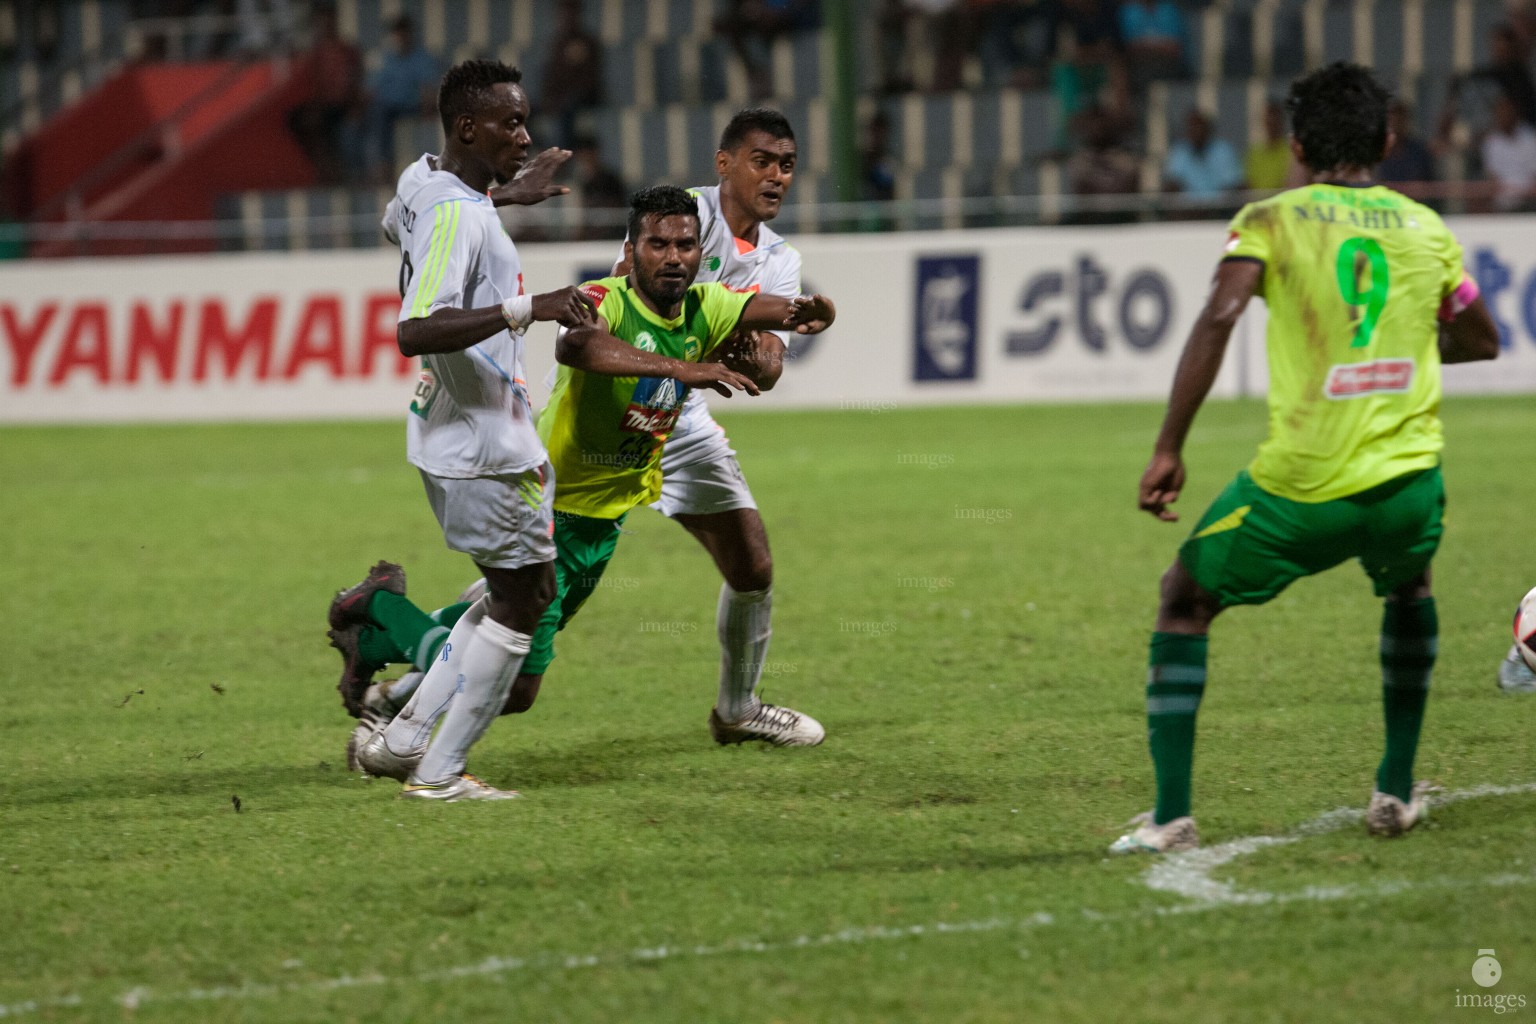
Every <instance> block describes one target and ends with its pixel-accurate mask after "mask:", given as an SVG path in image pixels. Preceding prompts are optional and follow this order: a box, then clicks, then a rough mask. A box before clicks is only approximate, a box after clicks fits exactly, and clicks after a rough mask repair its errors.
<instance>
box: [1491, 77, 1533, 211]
mask: <svg viewBox="0 0 1536 1024" xmlns="http://www.w3.org/2000/svg"><path fill="white" fill-rule="evenodd" d="M1482 150H1483V173H1484V174H1486V175H1487V176H1488V180H1489V181H1490V182H1492V183H1493V185H1494V197H1493V206H1494V209H1496V210H1498V211H1500V212H1501V213H1509V212H1512V211H1517V210H1518V211H1522V212H1523V211H1529V210H1532V209H1533V208H1536V128H1532V127H1531V126H1530V125H1529V124H1527V123H1526V122H1525V121H1523V120H1521V118H1520V112H1519V111H1518V110H1517V109H1516V107H1515V102H1514V100H1512V99H1511V98H1510V97H1509V96H1508V95H1503V96H1500V97H1499V98H1498V99H1497V100H1496V101H1495V102H1494V105H1493V130H1492V131H1490V132H1489V133H1488V134H1487V135H1485V136H1483V147H1482Z"/></svg>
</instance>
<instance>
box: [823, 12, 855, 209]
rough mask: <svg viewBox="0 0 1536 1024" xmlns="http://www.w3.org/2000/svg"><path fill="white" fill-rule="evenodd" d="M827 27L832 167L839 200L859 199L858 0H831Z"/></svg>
mask: <svg viewBox="0 0 1536 1024" xmlns="http://www.w3.org/2000/svg"><path fill="white" fill-rule="evenodd" d="M824 10H825V12H826V16H827V28H828V29H829V30H830V31H831V33H832V62H833V68H834V73H833V75H832V92H831V95H829V96H828V97H827V99H828V113H829V114H830V115H831V116H830V117H829V118H828V121H829V125H828V128H829V135H830V136H831V137H830V139H829V140H828V141H829V142H830V143H831V146H832V153H831V157H832V160H831V166H832V173H833V178H832V180H833V181H834V182H835V183H836V185H837V198H838V201H839V202H845V203H848V202H854V201H856V200H857V199H858V198H859V124H858V103H857V100H858V60H859V56H858V47H857V40H855V38H854V0H827V3H826V6H825V8H824ZM828 226H829V227H831V228H832V229H833V230H837V231H848V230H852V228H853V225H852V223H838V224H835V225H828Z"/></svg>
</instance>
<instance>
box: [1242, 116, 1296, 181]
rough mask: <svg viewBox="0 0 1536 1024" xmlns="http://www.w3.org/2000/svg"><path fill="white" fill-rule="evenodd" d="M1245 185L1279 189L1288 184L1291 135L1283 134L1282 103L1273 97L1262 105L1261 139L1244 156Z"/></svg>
mask: <svg viewBox="0 0 1536 1024" xmlns="http://www.w3.org/2000/svg"><path fill="white" fill-rule="evenodd" d="M1243 168H1244V170H1246V171H1247V178H1248V187H1249V188H1252V189H1262V190H1263V191H1266V192H1278V191H1279V190H1280V189H1283V188H1285V187H1286V186H1287V185H1288V184H1289V183H1290V176H1291V138H1290V136H1289V135H1287V134H1286V133H1285V106H1284V105H1283V104H1281V103H1279V102H1278V101H1276V100H1270V101H1269V102H1268V103H1266V104H1265V105H1264V141H1263V142H1261V143H1259V144H1258V145H1257V146H1253V147H1251V148H1250V149H1249V150H1248V155H1247V156H1246V157H1245V158H1244V159H1243Z"/></svg>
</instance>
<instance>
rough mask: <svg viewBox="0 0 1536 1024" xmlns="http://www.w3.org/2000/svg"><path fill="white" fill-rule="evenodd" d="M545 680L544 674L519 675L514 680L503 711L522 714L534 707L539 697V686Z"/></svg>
mask: <svg viewBox="0 0 1536 1024" xmlns="http://www.w3.org/2000/svg"><path fill="white" fill-rule="evenodd" d="M543 682H544V676H543V675H536V676H531V675H520V676H518V677H517V678H516V679H514V680H513V681H512V690H511V692H509V693H508V694H507V702H506V703H505V704H504V705H502V708H501V713H502V714H504V715H520V714H522V713H523V712H524V711H527V710H528V709H529V708H531V707H533V702H534V701H536V700H538V699H539V686H540V684H542V683H543Z"/></svg>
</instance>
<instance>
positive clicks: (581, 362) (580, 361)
mask: <svg viewBox="0 0 1536 1024" xmlns="http://www.w3.org/2000/svg"><path fill="white" fill-rule="evenodd" d="M555 361H556V362H558V363H560V364H561V365H563V366H571V367H574V368H576V369H578V370H585V371H586V372H588V373H600V374H603V375H604V376H607V377H671V378H673V379H674V380H676V381H678V382H680V383H682V384H686V385H688V386H689V387H694V388H710V389H711V390H713V391H718V392H719V393H720V394H722V395H725V396H726V397H727V398H729V397H730V395H731V392H732V390H736V391H745V392H746V393H747V394H749V395H756V394H759V388H758V386H757V385H756V384H754V383H753V382H752V379H751V378H750V377H748V376H746V375H745V374H741V373H738V372H736V371H735V370H732V369H731V368H730V367H728V366H725V365H723V364H721V363H689V362H685V361H683V360H681V359H672V358H670V357H668V356H663V355H658V354H656V353H655V352H646V351H644V350H642V349H638V348H635V347H634V346H633V345H630V344H629V343H628V342H625V341H623V340H622V339H620V338H616V337H614V336H613V335H612V334H610V333H609V332H608V325H607V323H605V322H604V320H603V318H602V317H598V318H597V319H596V320H595V321H594V322H590V323H586V324H583V325H581V326H580V327H576V328H574V329H572V330H569V331H566V332H565V333H563V334H561V335H560V337H559V339H558V340H556V342H555Z"/></svg>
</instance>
